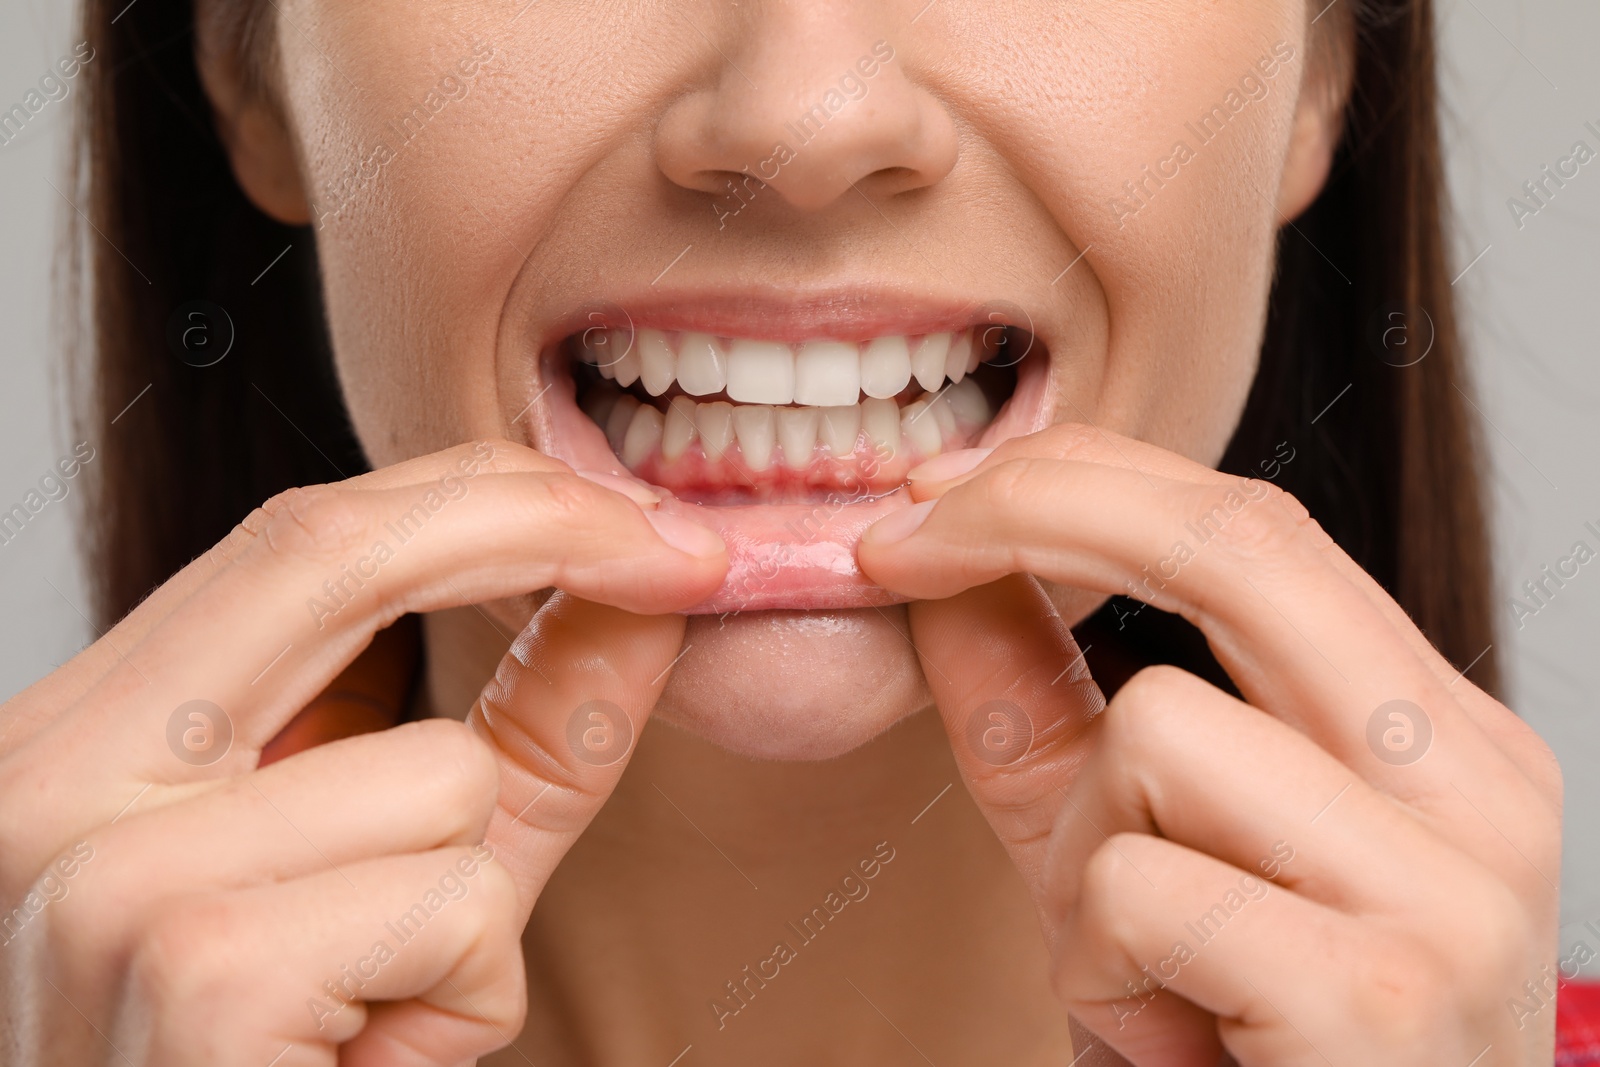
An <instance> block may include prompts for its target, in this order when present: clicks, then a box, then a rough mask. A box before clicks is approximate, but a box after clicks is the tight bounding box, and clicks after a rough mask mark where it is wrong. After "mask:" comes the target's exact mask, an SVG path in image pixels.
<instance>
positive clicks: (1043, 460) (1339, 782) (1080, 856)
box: [860, 425, 1561, 1067]
mask: <svg viewBox="0 0 1600 1067" xmlns="http://www.w3.org/2000/svg"><path fill="white" fill-rule="evenodd" d="M961 458H962V457H959V456H956V455H955V454H952V457H941V459H936V460H934V461H932V462H930V463H929V464H927V465H925V467H924V468H923V469H922V470H921V471H913V472H912V474H913V481H912V492H913V495H914V496H915V497H916V498H917V499H918V500H919V501H920V502H921V503H919V504H917V505H914V509H915V510H913V511H909V512H902V513H900V514H899V515H896V516H892V517H890V518H889V519H886V520H883V521H882V522H880V523H879V524H878V525H877V526H875V527H873V528H872V529H871V530H869V531H868V533H867V536H866V538H865V540H864V541H863V543H862V546H861V549H860V560H861V564H862V567H863V569H864V570H865V571H866V573H867V574H868V575H870V576H871V577H872V579H873V580H874V581H877V582H880V583H881V584H883V585H884V586H885V587H887V588H890V589H893V590H895V591H897V592H900V593H904V594H906V595H909V596H913V597H918V598H925V599H924V602H921V603H914V604H912V605H911V608H910V611H911V631H912V638H913V641H914V642H915V644H916V646H917V648H918V650H919V653H920V655H921V657H922V661H923V665H924V672H925V673H926V675H927V677H928V680H929V684H930V685H931V687H932V689H933V693H934V696H935V699H936V700H937V702H938V705H939V708H940V711H941V713H942V715H943V717H944V719H945V721H946V724H947V727H948V728H949V731H950V733H951V736H952V738H953V739H954V741H955V750H956V755H957V759H958V762H959V764H960V766H961V768H962V772H963V774H964V776H965V778H966V780H967V784H968V787H969V788H970V790H971V791H972V794H973V796H974V797H975V798H976V800H977V802H978V803H979V805H980V806H981V807H982V808H983V809H984V811H985V812H986V814H987V815H988V818H989V820H990V823H991V824H992V825H993V827H994V829H995V831H996V833H997V834H998V835H999V837H1000V838H1001V840H1002V841H1003V842H1004V843H1005V845H1006V846H1007V848H1008V849H1009V850H1010V853H1011V856H1012V858H1013V859H1014V860H1015V862H1016V864H1017V866H1018V867H1019V868H1020V870H1021V871H1022V873H1023V875H1024V877H1025V878H1026V880H1027V882H1028V884H1029V886H1030V887H1031V889H1032V892H1033V895H1034V897H1035V900H1036V902H1037V903H1038V906H1039V909H1040V913H1041V916H1042V917H1043V920H1044V925H1045V930H1046V936H1047V938H1048V940H1049V942H1050V945H1051V949H1052V952H1053V953H1054V958H1055V969H1054V980H1055V985H1056V989H1057V991H1058V992H1059V994H1060V995H1061V997H1062V998H1063V999H1064V1001H1065V1002H1066V1004H1067V1006H1068V1008H1069V1009H1070V1010H1071V1012H1072V1013H1073V1015H1074V1016H1075V1017H1077V1018H1078V1019H1079V1020H1080V1021H1081V1022H1083V1023H1084V1024H1085V1025H1087V1026H1088V1027H1089V1028H1091V1029H1092V1030H1094V1031H1095V1032H1096V1033H1097V1034H1099V1035H1100V1036H1101V1037H1102V1038H1104V1040H1105V1041H1106V1042H1108V1043H1109V1044H1110V1045H1111V1046H1112V1047H1114V1048H1115V1049H1116V1050H1117V1051H1118V1052H1120V1053H1121V1054H1122V1055H1123V1056H1126V1057H1127V1058H1129V1059H1130V1060H1132V1061H1133V1062H1134V1063H1136V1064H1139V1065H1140V1067H1144V1065H1163V1067H1165V1065H1184V1067H1188V1065H1195V1067H1200V1065H1203V1067H1212V1065H1214V1064H1216V1063H1217V1062H1218V1057H1219V1056H1220V1055H1221V1052H1222V1050H1223V1049H1224V1048H1225V1049H1226V1050H1227V1051H1228V1052H1229V1053H1231V1054H1232V1056H1233V1057H1235V1059H1237V1061H1238V1062H1239V1063H1240V1064H1243V1065H1244V1067H1256V1065H1262V1067H1265V1065H1268V1064H1271V1065H1273V1067H1283V1065H1297V1064H1306V1065H1311V1064H1318V1065H1326V1064H1328V1063H1336V1064H1347V1063H1360V1064H1417V1063H1437V1064H1455V1065H1458V1067H1466V1065H1467V1064H1469V1063H1471V1064H1473V1067H1487V1065H1490V1064H1518V1065H1533V1064H1540V1065H1543V1064H1548V1063H1549V1062H1550V1060H1551V1055H1552V1049H1553V1033H1554V1023H1555V1001H1554V991H1555V988H1554V987H1555V981H1554V979H1555V972H1554V969H1553V966H1552V964H1553V962H1554V960H1555V954H1556V921H1557V920H1556V916H1557V892H1556V886H1555V882H1556V880H1557V878H1558V876H1559V871H1560V805H1561V782H1560V774H1559V771H1558V769H1557V767H1556V764H1555V761H1554V759H1553V758H1552V756H1551V754H1550V752H1549V750H1548V749H1547V748H1546V747H1545V746H1544V744H1543V743H1542V742H1541V741H1540V740H1539V739H1538V738H1537V737H1536V736H1535V735H1534V733H1533V732H1532V731H1531V730H1530V729H1529V728H1528V727H1527V726H1526V725H1525V724H1524V723H1522V722H1521V721H1520V720H1518V719H1517V718H1516V717H1515V716H1514V715H1513V714H1512V713H1511V712H1510V711H1508V710H1507V709H1506V708H1505V707H1503V706H1502V705H1501V704H1499V703H1497V702H1496V701H1494V700H1493V699H1491V698H1490V697H1489V696H1488V695H1486V694H1485V693H1483V692H1482V691H1481V690H1479V689H1477V688H1476V687H1475V686H1473V685H1472V683H1471V682H1469V681H1467V680H1466V679H1465V678H1463V677H1461V676H1460V675H1459V674H1458V673H1457V671H1456V670H1455V669H1453V668H1452V667H1451V665H1450V664H1449V663H1447V662H1446V661H1445V660H1444V659H1443V657H1441V656H1440V655H1439V654H1438V653H1437V652H1436V651H1435V650H1434V649H1433V648H1432V647H1431V646H1430V645H1429V644H1428V642H1427V640H1426V638H1425V637H1424V636H1423V635H1422V634H1421V632H1419V631H1418V630H1417V628H1416V627H1415V626H1414V625H1413V624H1412V623H1411V621H1410V620H1409V619H1408V618H1407V617H1406V615H1405V614H1404V612H1402V611H1401V610H1400V608H1399V607H1398V606H1397V605H1396V604H1395V603H1394V602H1393V601H1392V600H1391V599H1390V598H1389V597H1388V595H1387V594H1385V593H1384V591H1383V590H1382V589H1381V588H1380V587H1379V586H1378V584H1377V583H1376V582H1374V581H1373V580H1372V579H1371V577H1369V576H1368V575H1366V574H1365V573H1364V572H1362V571H1361V570H1360V568H1358V567H1357V566H1356V565H1355V563H1354V562H1353V561H1352V560H1351V559H1350V558H1349V557H1348V556H1346V555H1345V554H1344V553H1343V552H1342V551H1340V550H1339V549H1338V548H1337V547H1336V546H1335V545H1334V544H1333V543H1332V540H1331V539H1330V538H1329V537H1328V536H1327V535H1326V534H1325V533H1324V532H1323V531H1322V530H1321V529H1320V528H1319V527H1318V526H1317V524H1316V523H1315V522H1313V521H1312V520H1311V519H1310V517H1309V516H1308V515H1307V513H1306V511H1305V509H1304V507H1303V506H1301V505H1300V504H1299V503H1298V502H1297V501H1295V500H1294V499H1293V498H1291V497H1289V496H1288V495H1287V494H1285V493H1284V492H1283V491H1281V490H1279V489H1277V488H1276V487H1275V486H1272V485H1270V484H1269V483H1266V482H1259V481H1246V480H1244V479H1239V478H1233V477H1229V476H1225V475H1221V474H1218V473H1217V472H1215V471H1211V470H1208V469H1206V468H1204V467H1201V466H1199V465H1197V464H1195V463H1192V462H1189V461H1187V460H1185V459H1182V458H1181V457H1178V456H1175V455H1172V454H1170V453H1167V452H1165V451H1163V450H1161V449H1159V448H1156V447H1154V446H1152V445H1148V444H1144V443H1142V442H1138V441H1133V440H1129V439H1127V438H1123V437H1118V436H1115V435H1112V434H1108V433H1102V432H1101V431H1099V430H1096V429H1094V428H1092V427H1085V426H1071V425H1068V426H1059V427H1055V428H1053V429H1050V430H1047V431H1045V432H1043V433H1039V434H1035V435H1033V436H1031V437H1027V438H1020V439H1017V440H1013V441H1010V442H1007V443H1006V444H1004V445H1002V446H1001V447H1000V448H999V449H998V450H997V451H995V452H994V453H993V454H992V455H989V456H987V457H986V458H984V459H983V460H982V462H981V463H980V464H979V465H978V466H977V467H976V469H972V470H969V471H967V472H964V473H963V472H961V471H960V466H961V462H960V460H961ZM968 465H969V466H970V457H969V459H968ZM1202 517H1206V519H1205V522H1206V524H1207V527H1208V528H1207V529H1205V530H1202V529H1201V526H1202ZM919 519H920V520H921V521H920V525H915V526H914V528H913V524H915V523H917V522H918V520H919ZM1186 524H1187V525H1186ZM1197 531H1198V533H1197ZM1201 535H1204V537H1203V539H1202V536H1201ZM1007 575H1036V576H1038V577H1039V578H1042V579H1046V580H1048V581H1050V582H1055V583H1060V584H1061V585H1063V586H1069V587H1074V588H1078V589H1087V590H1092V591H1095V592H1097V593H1101V594H1109V593H1129V591H1130V590H1132V592H1131V593H1130V594H1129V595H1133V596H1135V597H1137V598H1139V599H1141V600H1144V601H1147V602H1148V603H1150V604H1152V605H1154V606H1155V607H1157V608H1160V609H1163V610H1169V611H1174V612H1177V613H1179V614H1180V615H1182V616H1183V617H1184V618H1186V619H1188V620H1189V621H1190V622H1192V623H1194V624H1195V625H1196V626H1197V627H1199V629H1200V630H1201V631H1203V632H1204V634H1205V636H1206V638H1207V639H1208V641H1209V643H1210V646H1211V649H1212V651H1213V653H1214V654H1215V655H1216V657H1217V659H1218V660H1219V661H1220V663H1221V664H1222V666H1223V667H1224V669H1226V670H1227V672H1228V674H1229V676H1230V677H1231V678H1232V679H1233V681H1234V682H1235V684H1236V685H1237V686H1238V688H1239V691H1240V692H1241V693H1242V694H1243V696H1244V698H1245V699H1244V701H1240V700H1238V699H1235V698H1234V697H1232V696H1230V695H1228V694H1226V693H1223V692H1222V691H1220V690H1218V689H1216V688H1215V687H1213V686H1211V685H1209V684H1207V683H1205V682H1202V681H1201V680H1200V679H1198V678H1196V677H1194V676H1193V675H1190V674H1187V673H1185V672H1183V671H1180V670H1177V669H1176V668H1171V667H1153V668H1149V669H1146V670H1144V671H1143V672H1141V673H1139V674H1138V675H1136V676H1135V677H1134V678H1133V679H1132V680H1131V681H1129V682H1128V683H1127V684H1126V685H1125V686H1123V688H1122V689H1121V690H1120V691H1119V692H1118V693H1117V694H1116V696H1115V698H1114V699H1113V700H1112V701H1111V703H1110V705H1109V706H1105V707H1104V712H1103V714H1102V713H1100V712H1101V708H1102V707H1103V706H1104V701H1103V700H1102V699H1101V698H1100V696H1099V691H1098V689H1096V688H1095V687H1094V684H1093V682H1092V680H1091V679H1090V678H1089V677H1088V672H1087V670H1086V669H1085V667H1084V666H1083V661H1082V659H1081V657H1080V656H1079V653H1078V650H1077V648H1076V646H1075V645H1074V644H1073V641H1072V639H1071V635H1070V634H1069V633H1068V631H1067V629H1066V627H1065V625H1063V623H1062V622H1061V620H1060V618H1059V617H1058V616H1057V615H1056V614H1055V611H1054V609H1053V608H1052V606H1051V604H1050V601H1049V600H1048V599H1046V597H1045V596H1044V594H1043V592H1042V591H1041V590H1040V589H1039V588H1038V586H1037V584H1036V583H1035V582H1033V581H1032V579H1024V578H1017V577H1010V578H1008V577H1006V576H1007ZM980 638H981V639H980ZM1063 668H1068V669H1067V670H1065V672H1063ZM1058 677H1059V681H1052V680H1053V679H1057V678H1058ZM995 701H1003V702H1006V703H1002V704H995V703H993V702H995ZM1391 701H1405V702H1407V703H1405V704H1394V705H1390V702H1391ZM1386 706H1387V707H1386ZM974 714H979V715H982V716H986V717H987V716H997V718H996V719H995V723H996V725H1004V726H1007V727H1009V728H1010V729H1011V730H1012V731H1013V732H1014V733H1017V732H1020V734H1022V735H1024V736H1025V737H1026V738H1028V739H1029V740H1031V744H1023V745H1013V746H1012V748H1013V749H1014V751H1009V752H1008V751H1007V749H1006V747H1005V746H1004V745H1001V746H1000V747H999V748H998V750H989V751H986V750H985V749H984V748H983V747H982V746H981V745H974V744H970V743H968V741H967V738H969V737H974V738H979V737H982V736H983V733H984V731H983V722H984V720H983V719H980V721H979V723H978V725H977V726H976V727H973V728H972V729H969V725H970V722H969V720H970V719H971V718H972V716H973V715H974ZM1407 727H1409V728H1410V729H1412V730H1414V731H1416V733H1414V734H1413V735H1412V738H1411V740H1412V743H1413V745H1415V746H1416V750H1414V751H1403V750H1402V751H1395V750H1394V745H1395V743H1396V742H1399V741H1403V740H1404V736H1403V732H1404V730H1405V729H1406V728H1407ZM1391 729H1393V730H1399V731H1401V733H1402V736H1398V737H1397V736H1395V735H1393V734H1391V735H1390V736H1389V737H1388V739H1387V741H1386V740H1385V736H1384V735H1385V731H1387V730H1391ZM1002 732H1003V731H1002ZM1429 733H1431V743H1429V742H1427V741H1425V740H1422V738H1423V737H1424V736H1426V735H1427V734H1429ZM996 751H998V753H999V755H998V756H997V755H996ZM1418 755H1420V757H1421V758H1415V759H1414V758H1413V757H1414V756H1418Z"/></svg>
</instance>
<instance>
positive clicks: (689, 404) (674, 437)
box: [661, 396, 700, 463]
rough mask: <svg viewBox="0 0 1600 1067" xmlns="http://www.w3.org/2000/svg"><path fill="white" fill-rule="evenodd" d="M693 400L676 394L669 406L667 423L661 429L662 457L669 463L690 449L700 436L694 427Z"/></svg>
mask: <svg viewBox="0 0 1600 1067" xmlns="http://www.w3.org/2000/svg"><path fill="white" fill-rule="evenodd" d="M694 408H695V404H694V401H693V400H690V399H689V398H688V397H686V396H675V397H673V398H672V403H671V405H669V406H668V407H667V419H666V424H665V426H664V427H663V428H662V430H661V458H662V459H663V460H665V461H666V462H668V463H671V462H672V461H673V460H675V459H677V458H678V457H679V456H681V455H683V454H684V453H685V452H687V451H688V450H689V446H690V445H692V444H694V439H695V438H696V437H698V436H700V434H699V432H698V431H697V430H695V428H694V414H695V413H694Z"/></svg>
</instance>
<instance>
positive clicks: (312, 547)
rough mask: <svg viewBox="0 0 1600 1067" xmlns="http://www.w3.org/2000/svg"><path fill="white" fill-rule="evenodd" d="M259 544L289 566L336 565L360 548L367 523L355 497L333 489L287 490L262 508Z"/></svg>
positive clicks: (365, 535)
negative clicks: (309, 563)
mask: <svg viewBox="0 0 1600 1067" xmlns="http://www.w3.org/2000/svg"><path fill="white" fill-rule="evenodd" d="M262 509H263V510H264V511H266V512H267V515H268V517H267V519H266V522H265V524H264V525H263V526H262V528H261V532H260V537H259V540H260V542H261V543H262V544H263V545H265V546H266V548H267V550H268V551H269V552H271V553H272V554H273V555H274V556H276V557H279V558H282V559H286V560H289V561H291V562H297V561H304V560H310V561H313V562H318V563H336V562H338V561H339V560H341V559H342V558H344V557H346V556H348V555H350V554H351V553H352V552H356V551H358V550H360V549H362V548H364V547H365V546H366V544H367V540H368V533H369V521H368V516H367V514H366V510H365V508H363V507H362V504H361V500H360V497H359V495H358V494H355V493H349V492H344V491H342V490H340V489H338V488H337V487H335V486H331V485H318V486H307V487H301V488H297V489H290V490H288V491H287V492H284V493H280V494H279V495H278V496H276V497H274V498H273V499H272V500H269V501H268V502H267V503H266V504H264V505H263V506H262Z"/></svg>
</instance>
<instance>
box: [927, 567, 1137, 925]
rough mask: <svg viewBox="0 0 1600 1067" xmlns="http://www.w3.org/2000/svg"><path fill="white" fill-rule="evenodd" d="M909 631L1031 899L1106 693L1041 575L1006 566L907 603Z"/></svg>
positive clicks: (976, 793)
mask: <svg viewBox="0 0 1600 1067" xmlns="http://www.w3.org/2000/svg"><path fill="white" fill-rule="evenodd" d="M909 610H910V617H911V638H912V641H913V643H914V644H915V645H916V647H917V652H918V655H919V656H920V657H921V660H922V672H923V674H924V675H925V676H926V677H927V680H928V687H929V688H930V689H931V690H932V692H933V699H934V702H935V703H936V704H938V706H939V714H940V716H941V717H942V718H943V719H944V724H945V729H946V730H947V731H948V732H949V734H950V740H951V745H952V748H953V749H954V750H955V757H956V765H957V766H958V767H959V768H960V770H961V775H962V777H963V778H964V779H965V780H966V783H967V789H968V790H969V791H970V792H971V794H972V798H973V800H974V801H976V802H977V805H978V807H979V809H980V810H982V812H983V814H984V816H985V817H986V818H987V819H988V820H989V825H990V826H991V827H992V828H993V829H994V832H995V834H996V835H997V836H998V837H999V838H1000V841H1001V843H1002V844H1004V845H1005V847H1006V850H1007V851H1008V852H1009V853H1010V854H1011V860H1012V862H1013V863H1015V864H1016V865H1017V868H1018V869H1019V870H1020V871H1021V872H1022V876H1023V879H1024V880H1025V881H1026V882H1027V885H1028V888H1029V890H1030V891H1031V892H1032V893H1033V895H1034V899H1035V900H1036V901H1040V900H1041V897H1042V893H1043V886H1042V884H1041V883H1042V877H1043V870H1044V865H1045V854H1046V851H1047V849H1048V847H1049V841H1050V830H1051V828H1052V826H1054V824H1055V820H1056V816H1057V815H1058V814H1059V813H1060V811H1061V809H1062V808H1063V807H1065V806H1066V804H1067V799H1066V790H1067V787H1068V786H1070V785H1071V784H1072V781H1073V779H1074V778H1075V777H1077V772H1078V771H1079V769H1080V768H1081V767H1082V766H1083V764H1084V762H1085V760H1086V759H1087V758H1088V756H1089V752H1090V750H1091V747H1092V743H1093V737H1094V733H1095V730H1094V723H1095V719H1096V716H1098V715H1099V713H1100V712H1101V711H1103V710H1105V706H1106V701H1105V697H1104V696H1103V695H1101V692H1100V687H1099V686H1098V685H1096V684H1095V682H1094V679H1093V678H1091V677H1090V676H1089V668H1088V665H1087V664H1086V663H1085V662H1084V659H1083V656H1082V655H1081V654H1080V653H1079V651H1078V644H1077V642H1076V641H1074V640H1073V639H1072V632H1071V631H1070V630H1069V629H1068V628H1067V625H1066V623H1064V622H1063V621H1062V620H1061V616H1060V615H1059V614H1057V612H1056V610H1055V607H1054V606H1053V605H1052V604H1051V603H1050V599H1049V598H1048V597H1047V596H1046V595H1045V592H1044V590H1043V589H1041V588H1040V587H1039V583H1038V582H1037V581H1035V580H1034V579H1033V578H1031V577H1029V576H1027V575H1011V576H1009V577H1006V578H1002V579H1000V580H999V581H996V582H991V583H989V584H988V585H982V586H978V587H976V588H973V589H969V590H967V591H965V592H963V593H958V594H957V595H955V596H953V597H950V598H948V599H945V600H922V601H917V602H915V603H913V604H911V606H910V609H909Z"/></svg>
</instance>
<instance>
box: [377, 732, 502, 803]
mask: <svg viewBox="0 0 1600 1067" xmlns="http://www.w3.org/2000/svg"><path fill="white" fill-rule="evenodd" d="M396 729H397V730H399V731H401V732H403V733H406V734H409V735H410V736H411V737H412V738H414V743H415V744H416V745H417V747H418V749H419V750H420V751H421V752H423V753H424V754H425V758H426V759H427V761H428V781H429V783H430V785H432V786H433V787H434V788H436V789H438V790H439V791H440V792H441V793H442V794H443V798H442V802H443V803H444V804H445V805H447V806H448V808H449V810H453V811H460V812H462V813H463V815H465V816H467V817H469V818H471V819H472V820H473V821H481V820H483V819H487V818H488V816H489V813H490V812H491V811H493V809H494V801H495V797H496V795H497V794H498V793H499V790H500V769H499V765H498V763H497V762H496V760H495V755H494V751H493V750H492V749H491V748H490V747H489V745H488V743H487V742H485V741H484V740H483V739H482V738H481V737H479V736H478V735H477V734H476V733H474V732H473V730H472V728H471V727H469V726H467V725H466V724H464V723H459V722H456V721H455V720H454V719H422V720H419V721H417V722H413V723H407V724H405V725H404V726H400V727H397V728H396Z"/></svg>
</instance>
